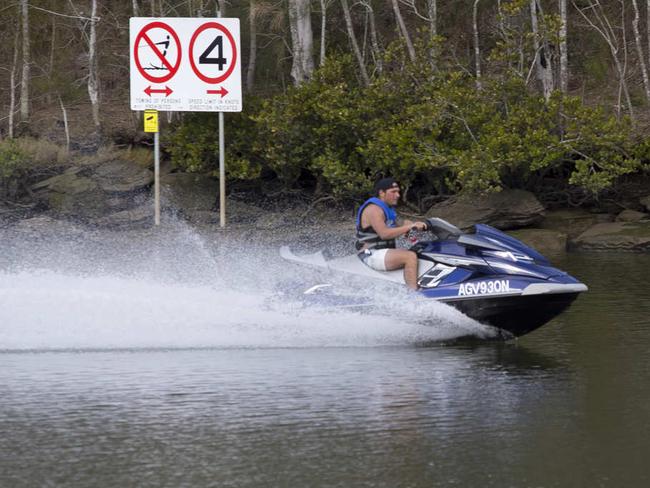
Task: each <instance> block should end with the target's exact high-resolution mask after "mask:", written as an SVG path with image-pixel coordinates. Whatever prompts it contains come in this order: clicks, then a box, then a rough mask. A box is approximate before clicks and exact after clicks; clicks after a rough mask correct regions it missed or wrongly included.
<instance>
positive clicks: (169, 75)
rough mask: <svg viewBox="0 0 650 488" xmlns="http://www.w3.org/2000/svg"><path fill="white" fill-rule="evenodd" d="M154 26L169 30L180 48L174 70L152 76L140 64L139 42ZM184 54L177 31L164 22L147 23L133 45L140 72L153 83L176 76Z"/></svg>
mask: <svg viewBox="0 0 650 488" xmlns="http://www.w3.org/2000/svg"><path fill="white" fill-rule="evenodd" d="M154 28H160V29H164V30H166V31H167V32H169V33H170V34H171V35H172V37H173V38H174V41H175V42H176V46H177V50H178V59H177V60H176V64H175V66H173V71H172V70H170V71H169V73H167V74H166V75H165V76H161V77H155V76H151V75H149V74H148V73H147V72H145V70H144V68H143V67H142V65H141V64H140V59H139V58H138V44H139V43H140V40H141V39H142V37H143V36H144V35H145V33H146V32H147V31H148V30H150V29H154ZM145 42H146V41H145ZM182 55H183V50H182V48H181V41H180V39H179V38H178V35H177V34H176V31H174V29H172V28H171V27H170V26H169V25H167V24H165V23H164V22H152V23H151V24H147V25H146V26H145V27H144V28H143V29H140V32H138V35H137V36H136V38H135V43H134V45H133V59H134V60H135V65H136V67H137V68H138V71H139V72H140V74H141V75H142V76H144V77H145V78H146V79H147V80H149V81H150V82H152V83H165V82H166V81H169V80H171V79H172V78H173V77H174V75H175V74H176V73H177V72H178V68H179V67H180V65H181V57H182Z"/></svg>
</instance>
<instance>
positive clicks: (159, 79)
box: [129, 17, 243, 112]
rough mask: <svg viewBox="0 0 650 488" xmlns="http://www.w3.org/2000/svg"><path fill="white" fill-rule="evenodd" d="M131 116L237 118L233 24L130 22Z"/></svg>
mask: <svg viewBox="0 0 650 488" xmlns="http://www.w3.org/2000/svg"><path fill="white" fill-rule="evenodd" d="M129 34H130V53H131V54H130V58H131V66H130V73H131V76H130V83H131V109H132V110H146V109H154V110H162V111H178V112H241V110H242V105H243V104H242V86H241V47H240V46H241V43H240V33H239V19H235V18H183V17H166V18H145V17H132V18H131V19H130V23H129Z"/></svg>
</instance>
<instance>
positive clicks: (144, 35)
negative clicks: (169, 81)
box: [142, 32, 174, 73]
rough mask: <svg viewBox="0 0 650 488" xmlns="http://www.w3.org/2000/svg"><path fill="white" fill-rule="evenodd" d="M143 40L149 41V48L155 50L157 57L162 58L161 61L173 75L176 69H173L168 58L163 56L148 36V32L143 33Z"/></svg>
mask: <svg viewBox="0 0 650 488" xmlns="http://www.w3.org/2000/svg"><path fill="white" fill-rule="evenodd" d="M142 38H143V39H144V40H145V41H147V44H149V47H150V48H151V49H153V52H154V53H156V55H157V56H158V57H159V58H160V61H162V64H164V65H165V68H167V69H168V70H169V72H170V73H171V72H172V71H174V68H172V65H171V64H169V61H167V58H165V56H164V55H163V53H161V52H160V49H158V46H156V45H155V44H154V42H153V41H152V40H151V38H150V37H149V36H148V35H147V33H146V32H143V33H142Z"/></svg>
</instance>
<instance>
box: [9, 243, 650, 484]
mask: <svg viewBox="0 0 650 488" xmlns="http://www.w3.org/2000/svg"><path fill="white" fill-rule="evenodd" d="M556 262H558V260H557V259H556ZM558 264H559V265H560V266H561V267H563V268H565V269H567V270H569V271H570V272H572V273H573V274H574V275H576V276H577V277H579V278H580V279H582V280H583V281H585V282H586V283H587V284H588V285H589V287H590V291H589V293H587V294H585V295H584V296H582V297H580V298H579V300H578V301H577V302H576V303H575V304H574V306H573V307H572V308H571V309H569V310H568V311H567V312H566V313H565V314H563V315H562V316H560V317H559V318H557V319H556V320H554V321H553V322H551V323H550V324H548V325H547V326H545V327H543V328H542V329H540V330H538V331H536V332H534V333H532V334H530V335H528V336H525V337H523V338H521V339H519V340H517V341H513V342H509V343H492V342H484V341H479V342H476V343H473V344H455V343H453V342H450V340H449V339H450V338H453V337H454V335H461V334H462V333H463V332H464V331H466V330H468V328H469V329H471V328H472V327H477V329H476V330H481V329H480V326H477V325H472V324H471V323H469V322H468V321H466V320H464V319H463V318H462V317H459V316H458V315H457V314H456V313H455V312H454V311H453V310H447V307H442V308H436V309H433V310H428V311H427V310H416V311H411V313H412V314H415V316H416V318H417V317H419V318H421V317H420V316H419V315H418V314H420V315H421V314H423V313H425V312H426V313H429V312H432V313H433V314H434V315H433V320H432V321H431V322H430V323H429V324H427V325H422V324H420V323H419V322H418V321H417V320H416V321H415V322H413V321H412V320H411V319H413V317H414V315H408V314H407V313H406V312H407V310H399V309H397V310H398V311H399V314H396V316H394V317H385V316H383V317H372V318H371V319H370V320H368V318H367V317H363V316H359V315H358V314H355V313H352V312H348V311H340V312H338V313H336V314H333V315H332V314H310V315H303V312H301V311H299V310H293V309H291V308H289V309H283V308H282V307H277V306H276V307H271V308H269V304H268V301H266V298H268V297H265V296H256V297H253V298H250V296H248V295H246V294H245V293H243V292H241V290H240V291H237V290H235V291H234V292H233V291H231V293H234V294H231V295H226V299H223V298H221V299H218V298H215V297H220V296H221V297H222V296H223V293H225V292H224V290H225V289H226V288H220V287H219V286H216V285H214V284H206V283H205V282H204V281H201V280H196V279H192V280H184V281H183V280H181V281H178V280H174V279H170V280H168V281H164V280H154V281H153V282H152V281H150V280H148V279H144V278H143V277H142V276H140V277H133V276H130V277H129V276H116V275H115V274H110V273H109V274H108V275H106V274H101V273H95V274H91V275H84V274H75V273H72V274H71V273H70V272H69V271H61V270H49V271H47V270H46V271H42V270H41V271H39V272H36V271H34V270H33V269H29V268H28V269H24V268H23V269H21V270H16V269H5V270H4V271H1V272H0V300H1V301H2V302H3V303H2V304H1V306H2V309H0V318H1V319H2V320H1V321H0V342H2V344H3V345H2V346H0V348H2V349H3V350H4V351H3V352H0V432H1V433H2V435H1V436H0V486H11V487H23V486H24V487H32V486H151V487H154V486H155V487H160V486H170V487H172V486H173V487H178V486H219V487H223V486H226V487H227V486H233V487H258V486H282V487H285V486H305V487H308V486H314V487H349V486H377V487H398V486H400V487H401V486H404V487H429V486H494V487H503V486H544V487H552V486H612V487H619V486H647V485H648V483H649V482H650V467H648V463H647V454H646V453H647V452H648V451H649V450H650V359H649V355H648V349H649V348H650V319H649V318H648V317H650V293H648V291H647V285H646V278H645V271H646V270H648V269H650V257H649V256H644V255H636V254H569V255H568V256H567V257H566V258H559V262H558ZM127 275H128V273H127ZM226 281H227V280H226ZM227 288H228V289H231V287H227ZM149 292H151V294H148V293H149ZM155 297H157V298H155ZM161 297H162V298H161ZM245 297H248V298H245ZM30 300H31V301H30ZM147 303H150V304H151V303H153V305H151V306H147ZM154 305H155V306H154ZM373 326H376V328H373ZM202 340H203V341H204V344H203V345H202V343H201V341H202Z"/></svg>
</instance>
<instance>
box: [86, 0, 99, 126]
mask: <svg viewBox="0 0 650 488" xmlns="http://www.w3.org/2000/svg"><path fill="white" fill-rule="evenodd" d="M98 22H99V17H97V0H91V11H90V36H89V38H88V96H89V98H90V104H91V106H92V111H93V122H94V123H95V130H96V131H97V133H99V132H100V129H101V123H100V120H99V73H98V70H99V68H98V64H97V23H98Z"/></svg>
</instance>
